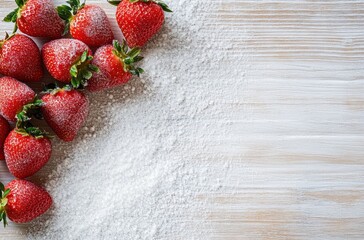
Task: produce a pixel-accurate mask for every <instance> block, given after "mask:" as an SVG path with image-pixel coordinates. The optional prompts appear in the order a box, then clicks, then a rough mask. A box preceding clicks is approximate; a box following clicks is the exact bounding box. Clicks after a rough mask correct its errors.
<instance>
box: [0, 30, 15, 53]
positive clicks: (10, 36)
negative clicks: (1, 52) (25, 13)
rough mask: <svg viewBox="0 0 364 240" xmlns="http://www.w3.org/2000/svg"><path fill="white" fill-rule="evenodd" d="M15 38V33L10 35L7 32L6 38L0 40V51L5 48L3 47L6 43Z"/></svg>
mask: <svg viewBox="0 0 364 240" xmlns="http://www.w3.org/2000/svg"><path fill="white" fill-rule="evenodd" d="M14 36H15V34H14V33H12V34H11V35H9V34H8V33H7V32H5V38H4V39H3V40H0V49H1V48H2V47H3V45H4V44H5V42H6V41H8V40H10V39H11V38H12V37H14Z"/></svg>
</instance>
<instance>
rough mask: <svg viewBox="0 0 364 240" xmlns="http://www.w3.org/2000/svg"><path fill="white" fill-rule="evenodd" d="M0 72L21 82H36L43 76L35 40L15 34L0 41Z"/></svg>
mask: <svg viewBox="0 0 364 240" xmlns="http://www.w3.org/2000/svg"><path fill="white" fill-rule="evenodd" d="M0 73H1V74H3V75H5V76H10V77H13V78H16V79H18V80H20V81H23V82H38V81H40V79H41V78H42V76H43V67H42V59H41V56H40V51H39V48H38V46H37V45H36V44H35V42H34V41H33V40H32V39H30V38H29V37H27V36H24V35H20V34H15V35H12V36H8V35H7V36H6V37H5V39H4V40H1V41H0Z"/></svg>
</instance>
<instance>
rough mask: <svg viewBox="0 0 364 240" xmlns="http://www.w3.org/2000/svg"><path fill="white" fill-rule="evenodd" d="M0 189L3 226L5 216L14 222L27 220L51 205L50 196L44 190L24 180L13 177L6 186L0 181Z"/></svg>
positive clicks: (5, 220) (0, 209)
mask: <svg viewBox="0 0 364 240" xmlns="http://www.w3.org/2000/svg"><path fill="white" fill-rule="evenodd" d="M0 191H1V192H0V193H1V205H0V221H3V223H4V227H5V226H6V225H7V217H8V218H9V219H10V220H11V221H13V222H16V223H25V222H29V221H31V220H33V219H35V218H37V217H39V216H40V215H42V214H44V213H45V212H46V211H47V210H48V209H49V208H50V207H51V205H52V197H51V196H50V195H49V193H48V192H47V191H46V190H44V189H43V188H41V187H38V186H37V185H35V184H34V183H31V182H29V181H26V180H21V179H14V180H13V181H11V182H9V183H8V184H7V185H6V187H4V185H3V184H2V183H0Z"/></svg>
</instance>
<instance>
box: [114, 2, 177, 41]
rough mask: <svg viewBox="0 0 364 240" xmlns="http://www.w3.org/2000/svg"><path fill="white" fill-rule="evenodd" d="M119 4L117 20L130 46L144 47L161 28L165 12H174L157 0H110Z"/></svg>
mask: <svg viewBox="0 0 364 240" xmlns="http://www.w3.org/2000/svg"><path fill="white" fill-rule="evenodd" d="M108 2H109V3H111V4H113V5H117V6H118V8H117V11H116V20H117V22H118V24H119V27H120V29H121V31H122V32H123V34H124V37H125V39H126V41H127V43H128V45H129V46H130V47H143V46H144V45H145V44H146V43H147V42H148V41H149V39H151V38H152V37H153V36H154V35H155V34H156V33H157V32H158V31H159V30H160V29H161V28H162V25H163V22H164V12H163V11H166V12H172V11H171V10H170V9H169V8H168V6H167V5H166V4H165V3H164V2H162V1H157V0H108Z"/></svg>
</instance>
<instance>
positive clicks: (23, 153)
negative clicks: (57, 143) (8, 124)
mask: <svg viewBox="0 0 364 240" xmlns="http://www.w3.org/2000/svg"><path fill="white" fill-rule="evenodd" d="M4 153H5V160H6V165H7V166H8V169H9V171H10V172H11V173H12V174H13V175H14V176H15V177H17V178H26V177H29V176H32V175H33V174H34V173H36V172H38V171H39V170H40V169H41V168H42V167H43V166H44V165H45V164H46V163H47V162H48V160H49V159H50V157H51V153H52V145H51V141H50V140H49V139H48V138H47V137H41V138H38V137H35V136H31V135H29V134H24V133H19V132H17V130H13V131H11V132H10V134H9V135H8V137H7V138H6V140H5V144H4Z"/></svg>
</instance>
